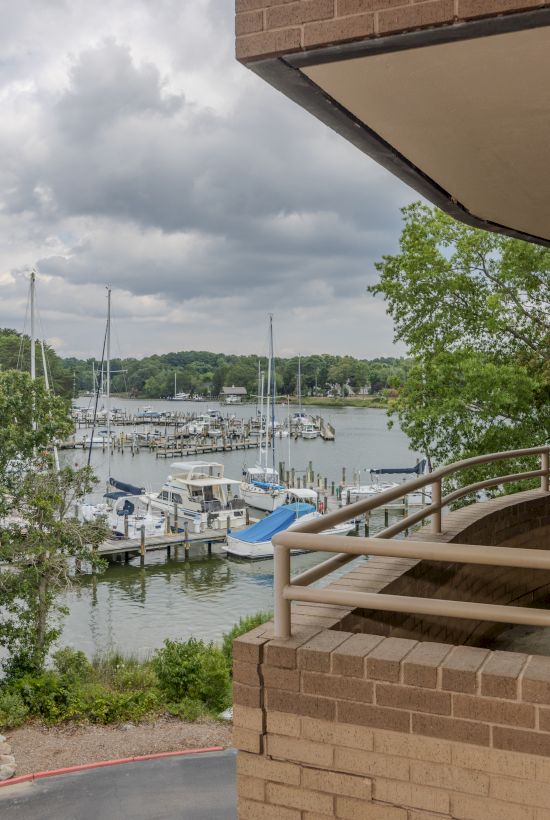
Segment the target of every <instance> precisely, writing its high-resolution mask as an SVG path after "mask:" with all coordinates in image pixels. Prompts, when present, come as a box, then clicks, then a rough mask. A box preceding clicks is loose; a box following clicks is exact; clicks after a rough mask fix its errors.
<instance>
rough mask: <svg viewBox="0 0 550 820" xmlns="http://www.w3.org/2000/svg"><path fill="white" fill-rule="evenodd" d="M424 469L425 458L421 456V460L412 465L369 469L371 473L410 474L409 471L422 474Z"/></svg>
mask: <svg viewBox="0 0 550 820" xmlns="http://www.w3.org/2000/svg"><path fill="white" fill-rule="evenodd" d="M425 469H426V459H425V458H423V459H422V461H419V462H418V464H416V465H415V466H414V467H379V468H378V469H376V470H373V469H371V470H370V472H371V474H373V475H382V474H385V475H398V474H399V475H410V474H411V473H416V475H422V474H423V473H424V470H425Z"/></svg>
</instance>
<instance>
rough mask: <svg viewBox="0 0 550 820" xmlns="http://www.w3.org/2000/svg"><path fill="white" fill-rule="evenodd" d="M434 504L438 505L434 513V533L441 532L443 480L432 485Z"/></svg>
mask: <svg viewBox="0 0 550 820" xmlns="http://www.w3.org/2000/svg"><path fill="white" fill-rule="evenodd" d="M432 504H435V505H437V507H438V508H437V509H435V510H434V511H433V513H432V532H436V533H439V532H441V479H438V480H437V481H434V483H433V484H432Z"/></svg>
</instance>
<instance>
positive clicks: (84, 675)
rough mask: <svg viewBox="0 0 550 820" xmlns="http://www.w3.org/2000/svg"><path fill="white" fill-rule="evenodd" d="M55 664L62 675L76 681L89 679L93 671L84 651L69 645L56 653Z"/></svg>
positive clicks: (55, 667)
mask: <svg viewBox="0 0 550 820" xmlns="http://www.w3.org/2000/svg"><path fill="white" fill-rule="evenodd" d="M53 665H54V669H55V670H56V671H57V672H59V674H60V675H62V676H63V677H66V678H69V679H70V680H75V681H77V680H86V679H89V677H90V674H91V672H92V666H91V664H90V661H89V660H88V658H87V657H86V655H85V654H84V652H81V651H80V650H76V649H71V648H70V647H69V646H66V647H65V648H64V649H59V650H58V651H57V652H56V653H55V654H54V656H53Z"/></svg>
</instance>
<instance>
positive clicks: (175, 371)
mask: <svg viewBox="0 0 550 820" xmlns="http://www.w3.org/2000/svg"><path fill="white" fill-rule="evenodd" d="M177 379H178V371H177V370H174V398H176V396H177V395H178V381H177Z"/></svg>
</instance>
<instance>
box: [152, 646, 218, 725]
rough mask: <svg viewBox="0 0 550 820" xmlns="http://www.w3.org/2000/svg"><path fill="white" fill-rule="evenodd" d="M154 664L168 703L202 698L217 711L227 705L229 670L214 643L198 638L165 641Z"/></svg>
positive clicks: (157, 653)
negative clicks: (206, 642)
mask: <svg viewBox="0 0 550 820" xmlns="http://www.w3.org/2000/svg"><path fill="white" fill-rule="evenodd" d="M152 665H153V669H154V671H155V672H156V675H157V678H158V680H159V685H160V688H161V689H162V691H163V692H164V694H165V696H166V700H167V701H168V702H169V703H181V702H182V701H184V700H186V699H191V700H199V701H202V702H203V703H204V704H205V705H206V706H207V707H208V708H209V709H212V710H216V711H221V710H222V709H224V708H225V706H226V705H227V704H228V694H229V673H228V670H227V665H226V662H225V658H224V656H223V653H222V651H221V650H220V649H218V648H217V647H216V646H214V644H212V643H209V644H205V643H204V642H203V641H199V640H196V639H195V638H191V639H190V640H188V641H170V640H166V641H165V642H164V647H163V648H162V649H159V650H157V652H156V653H155V655H154V657H153V662H152Z"/></svg>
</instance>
